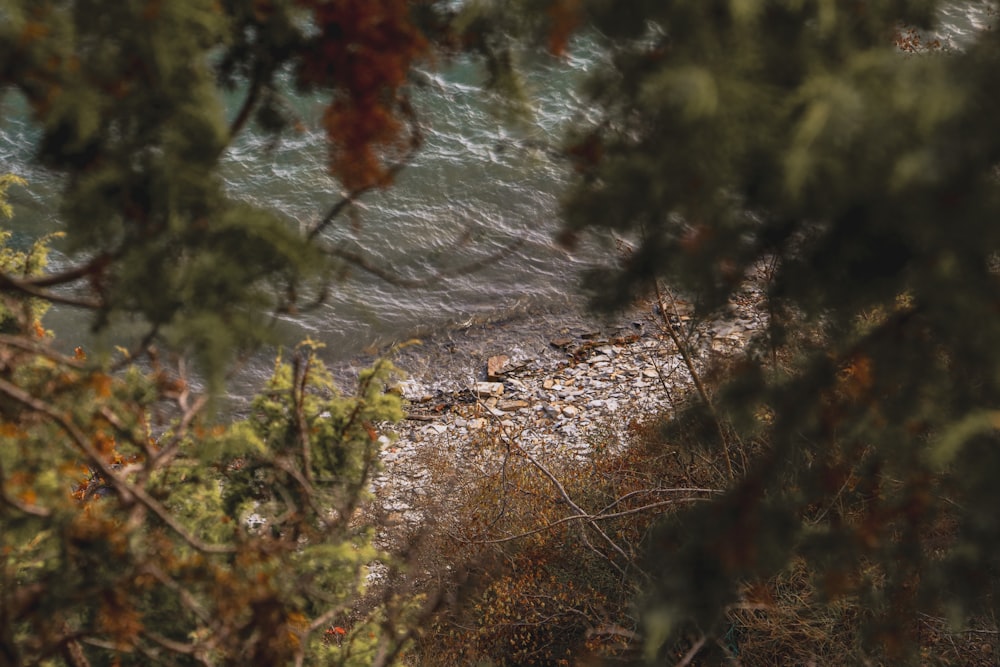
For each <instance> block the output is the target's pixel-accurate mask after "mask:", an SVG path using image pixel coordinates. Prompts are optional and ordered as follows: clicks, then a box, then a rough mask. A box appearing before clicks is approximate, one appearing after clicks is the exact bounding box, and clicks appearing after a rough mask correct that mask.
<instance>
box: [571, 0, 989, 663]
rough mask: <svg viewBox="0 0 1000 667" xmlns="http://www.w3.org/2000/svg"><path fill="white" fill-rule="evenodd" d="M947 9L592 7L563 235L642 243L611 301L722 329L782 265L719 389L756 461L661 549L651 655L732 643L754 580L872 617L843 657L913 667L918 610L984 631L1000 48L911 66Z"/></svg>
mask: <svg viewBox="0 0 1000 667" xmlns="http://www.w3.org/2000/svg"><path fill="white" fill-rule="evenodd" d="M944 4H946V3H940V2H933V1H928V0H912V1H906V0H896V1H891V2H844V3H841V2H827V1H824V0H806V1H804V2H802V1H795V2H792V1H782V0H775V1H771V2H765V1H761V2H756V1H752V0H751V1H748V2H736V1H733V2H728V1H727V2H723V1H721V0H718V1H715V0H690V1H687V0H675V1H673V2H635V3H629V10H628V11H623V10H622V7H621V6H620V3H611V2H603V1H597V0H595V1H592V2H583V3H580V6H579V7H578V16H579V18H580V20H581V21H583V22H584V23H585V24H587V25H592V26H596V28H597V29H598V31H599V32H598V33H597V34H598V35H599V37H597V39H599V40H600V43H601V44H602V45H603V46H604V47H605V48H606V49H607V51H608V53H609V58H608V65H607V66H606V67H605V68H603V69H601V71H599V72H597V73H596V74H595V75H594V76H593V77H592V79H591V80H590V82H589V85H588V91H589V94H590V99H591V100H592V101H593V104H594V105H595V108H596V109H598V110H599V111H600V118H599V120H597V121H596V122H594V123H593V124H591V125H588V126H585V127H578V128H577V130H576V133H575V135H574V136H573V137H572V138H571V140H570V151H571V153H572V154H573V155H574V157H575V164H576V168H577V177H576V180H575V184H574V185H573V187H572V188H571V191H570V192H569V193H568V195H567V197H566V200H565V201H566V203H565V214H566V231H565V233H564V238H565V239H566V240H567V241H569V242H572V240H573V239H574V238H575V237H576V236H577V235H578V234H580V233H582V232H583V231H584V230H596V231H598V232H599V233H602V234H605V235H608V234H610V235H615V236H618V237H623V238H625V239H627V240H628V241H630V242H631V243H633V244H634V245H635V250H634V252H632V253H631V254H630V255H628V256H627V257H625V258H620V259H618V260H615V259H612V260H610V261H609V262H608V265H607V266H606V267H603V268H601V269H598V270H595V272H594V273H593V275H592V277H591V281H590V283H589V284H590V286H591V289H592V290H593V293H594V294H595V300H596V302H597V303H598V304H599V305H603V306H606V307H614V306H616V305H620V304H621V303H623V302H627V301H629V300H631V299H633V298H635V297H636V296H637V295H641V294H643V293H645V291H646V290H649V289H651V288H652V286H653V285H654V283H655V282H656V281H664V282H665V283H667V284H668V285H670V286H671V288H674V289H678V290H681V291H683V292H684V293H685V294H686V295H688V296H689V297H690V298H691V299H692V301H694V302H695V303H697V304H698V305H699V307H700V308H701V309H702V312H705V313H711V312H715V311H717V310H718V309H720V308H722V307H724V306H725V304H726V299H727V297H729V296H730V295H731V294H732V293H733V292H734V290H735V289H737V287H738V286H739V284H740V283H741V282H742V281H743V280H744V279H745V277H746V276H747V275H748V273H749V272H750V271H751V269H753V268H754V267H760V266H764V265H766V266H768V267H771V268H773V270H772V271H771V272H770V273H769V275H768V279H767V280H766V282H765V284H764V288H765V293H766V297H767V299H768V304H769V309H770V312H771V314H772V316H771V321H770V326H769V330H768V331H766V332H764V335H763V336H762V337H761V340H760V342H759V345H758V346H757V347H755V348H754V349H753V350H752V352H751V353H750V354H748V356H747V358H746V359H745V360H744V361H743V363H741V364H739V365H737V367H736V369H735V370H733V371H732V374H731V377H730V378H729V381H728V383H727V384H726V385H725V386H724V387H723V388H722V389H721V390H720V391H719V393H718V395H717V396H716V397H715V400H716V402H717V404H718V407H719V409H720V412H721V413H722V416H723V417H725V418H727V419H728V420H730V421H731V422H732V424H733V426H734V428H736V429H737V432H740V433H743V434H744V436H745V438H758V439H762V440H764V441H765V442H766V443H767V446H766V447H765V448H764V449H763V451H762V452H761V453H759V454H758V455H757V456H755V457H754V458H752V459H751V460H750V461H749V462H748V465H747V466H746V467H745V469H743V468H742V467H741V466H739V465H736V468H737V469H736V477H737V479H736V480H735V481H734V484H733V488H732V490H731V492H730V493H729V494H728V495H727V496H726V497H725V498H722V499H720V500H718V501H716V502H713V503H711V504H709V505H707V506H699V507H697V508H695V509H693V510H691V511H687V512H683V513H680V514H678V515H676V516H675V517H672V518H670V519H669V520H668V521H666V522H664V525H663V527H662V528H661V529H660V530H659V531H658V532H657V533H656V535H655V536H654V537H653V538H652V539H651V541H650V544H649V545H648V561H647V563H646V568H647V569H648V571H649V572H650V573H651V575H652V581H653V582H654V585H653V586H651V587H650V588H651V590H650V594H649V596H648V598H647V599H645V600H644V601H643V604H644V609H645V611H644V614H643V618H644V630H645V636H646V638H647V647H646V648H647V656H648V657H649V658H650V659H656V660H662V659H664V654H665V653H667V652H668V651H669V649H670V647H675V646H677V644H676V642H677V641H678V640H679V639H680V638H682V637H684V636H685V634H686V633H690V632H695V633H696V634H695V635H694V636H695V637H698V636H699V634H700V635H701V636H702V638H703V640H704V639H705V638H711V637H713V636H714V637H717V638H720V639H721V638H722V637H723V635H725V634H726V633H727V631H729V632H730V633H732V631H733V630H736V631H737V634H738V631H739V628H738V627H735V626H736V622H735V621H734V620H733V618H734V617H733V615H732V613H731V612H732V610H733V609H734V608H736V607H738V606H739V605H740V604H744V605H745V604H750V605H753V604H754V603H760V604H761V605H762V608H764V609H765V611H761V612H759V613H761V614H765V615H766V614H767V613H768V612H767V611H766V607H767V605H766V602H767V600H763V599H754V598H753V596H752V593H748V592H747V591H748V590H751V591H752V588H751V589H748V588H747V587H746V585H747V584H748V583H752V582H755V581H756V582H759V581H762V580H766V579H767V578H768V577H771V576H774V575H779V574H781V573H782V572H787V571H788V568H790V567H792V564H794V563H801V562H805V563H807V564H808V571H809V573H810V575H811V576H812V578H813V580H814V582H815V584H816V590H819V591H821V592H823V594H825V595H826V599H827V601H828V602H829V603H831V604H834V603H836V601H837V600H842V599H845V598H850V599H853V600H856V601H859V606H860V608H861V609H863V610H865V615H864V618H862V619H860V620H859V621H857V622H858V623H859V625H860V627H861V633H860V636H861V637H862V638H863V641H862V644H861V645H860V646H859V647H858V648H857V651H858V653H857V654H856V655H852V656H838V657H837V658H836V659H837V660H843V661H845V662H847V663H861V662H863V661H864V660H873V661H885V662H887V663H889V664H902V663H903V662H905V661H913V662H914V663H915V662H917V661H919V660H921V659H922V658H921V656H920V655H919V653H918V648H919V640H918V638H917V637H916V635H915V634H914V633H915V630H914V629H915V628H917V627H919V619H920V615H921V614H924V615H926V616H925V618H930V617H934V618H947V619H948V620H949V622H950V623H951V624H952V625H951V627H952V628H953V629H961V628H963V627H965V626H964V624H965V623H967V622H968V619H969V618H970V616H971V615H973V614H977V613H978V614H986V615H987V617H988V616H990V615H994V614H996V612H997V604H998V600H997V597H996V593H995V588H996V586H997V583H998V579H997V574H998V565H1000V563H998V561H997V557H996V554H997V551H998V546H1000V524H998V521H997V514H996V507H997V506H998V500H1000V498H998V496H997V489H998V488H1000V486H998V485H997V484H996V480H995V475H996V471H997V470H1000V458H998V456H1000V454H998V452H1000V448H998V444H1000V440H998V431H997V424H998V423H1000V422H998V420H997V416H998V414H1000V413H998V412H997V406H998V405H1000V354H998V351H997V347H996V344H995V341H996V340H997V339H998V335H1000V310H998V308H997V304H998V303H1000V301H998V297H1000V292H998V287H1000V284H998V276H997V256H998V255H997V251H998V249H1000V232H998V229H997V225H996V224H995V222H994V216H995V215H997V214H998V210H997V205H998V202H1000V197H998V195H1000V189H998V185H1000V183H998V178H997V165H998V164H1000V133H998V132H997V128H996V123H997V119H998V118H1000V114H998V111H1000V109H998V106H997V105H998V98H997V96H996V95H995V93H994V91H993V83H992V82H993V81H994V79H995V75H996V72H997V71H998V67H1000V49H998V47H1000V42H998V35H997V33H996V32H995V31H990V30H983V31H981V32H979V33H977V34H976V35H975V36H974V37H973V38H970V41H969V43H968V44H965V45H962V46H961V47H960V48H956V49H951V50H943V49H935V48H930V49H927V48H918V47H920V45H921V44H925V45H926V44H928V43H932V38H931V37H930V36H926V37H923V42H921V41H919V39H920V36H921V35H928V34H929V33H927V32H926V31H928V30H932V29H933V27H934V25H935V20H936V18H937V16H938V14H937V11H938V10H939V8H940V7H941V6H942V5H944ZM915 31H916V32H915ZM907 35H909V37H908V38H907ZM807 335H808V342H807V343H804V342H803V340H804V337H805V336H807ZM715 444H716V446H722V445H723V443H718V442H717V443H715ZM748 595H749V597H748ZM844 622H845V623H846V622H848V621H847V619H844ZM702 644H704V641H703V642H702ZM711 645H712V642H709V646H711ZM698 646H701V644H699V645H698ZM689 658H690V656H689ZM924 658H926V656H924ZM720 659H721V658H720ZM685 664H687V663H685Z"/></svg>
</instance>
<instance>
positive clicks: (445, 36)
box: [0, 0, 474, 667]
mask: <svg viewBox="0 0 1000 667" xmlns="http://www.w3.org/2000/svg"><path fill="white" fill-rule="evenodd" d="M448 4H449V3H444V2H441V3H438V2H409V1H407V0H341V1H337V2H324V1H320V0H253V1H250V0H225V1H222V2H216V1H209V0H183V1H177V2H158V1H156V0H153V1H150V2H146V1H135V2H132V1H128V2H113V3H106V2H94V1H93V0H79V1H74V2H48V1H45V2H35V1H33V0H32V1H30V2H28V1H22V0H10V1H6V2H2V3H0V18H2V20H0V88H2V90H3V91H4V94H9V93H10V92H11V91H16V93H17V94H19V95H20V96H22V97H23V99H24V100H25V101H26V103H27V106H28V108H29V110H30V114H31V121H32V122H33V124H34V125H35V127H36V128H37V130H38V139H37V159H38V160H39V162H40V163H41V164H42V165H44V166H45V167H47V168H48V169H49V170H51V171H52V172H53V173H55V174H57V175H58V176H59V177H60V179H61V180H60V182H61V184H62V189H61V194H60V205H59V211H58V212H59V219H60V232H59V234H60V236H61V237H62V238H61V240H60V243H61V244H62V245H61V249H64V250H65V251H66V255H67V256H68V257H69V259H70V262H69V264H68V266H62V267H59V268H58V270H56V271H48V270H46V262H45V259H46V251H47V249H48V244H49V240H50V239H47V238H40V239H37V242H35V243H34V245H31V244H29V246H30V247H29V249H28V250H24V249H22V248H21V244H20V243H19V244H18V245H17V246H14V245H8V244H7V242H8V240H9V239H8V236H6V235H3V236H2V237H0V241H3V243H4V245H3V246H2V247H0V581H2V584H0V665H5V666H6V665H11V666H14V665H31V664H55V663H58V662H60V661H61V662H63V663H65V664H70V665H74V666H76V667H79V666H80V665H87V664H124V663H129V664H150V663H164V664H291V663H294V664H306V663H308V664H330V663H332V662H339V663H343V664H365V665H368V664H379V663H387V662H392V661H394V660H395V659H396V657H397V656H398V653H399V651H400V650H401V649H402V647H403V645H404V643H405V640H406V638H407V636H408V633H410V632H412V630H408V627H409V626H407V625H406V624H404V623H403V622H402V621H401V619H403V618H404V617H406V615H407V614H411V613H415V611H416V610H417V609H418V608H419V605H418V604H417V601H416V600H413V599H387V600H385V601H379V600H373V601H372V602H371V603H370V604H369V605H368V606H369V607H370V608H371V612H370V613H368V614H364V613H362V610H360V609H359V605H358V604H357V603H358V600H359V598H360V597H361V596H362V594H363V592H364V589H365V583H366V571H367V566H368V565H369V564H370V563H371V562H372V561H373V560H375V559H376V558H377V557H379V556H380V555H379V554H378V553H377V551H376V550H375V549H374V547H373V546H372V536H373V534H372V527H371V526H368V525H366V524H365V522H364V521H363V520H362V519H361V518H359V515H358V512H357V510H358V507H359V503H360V502H361V501H362V500H363V499H364V497H365V494H366V489H367V483H368V481H369V479H370V477H371V475H372V473H373V471H374V470H375V469H376V467H377V452H378V448H379V446H380V443H381V442H382V439H381V437H380V435H379V433H378V431H377V425H378V424H379V423H381V422H384V421H386V420H389V421H391V420H394V419H398V418H400V416H401V412H400V402H399V399H398V397H396V396H395V395H391V394H386V393H384V388H385V385H386V383H387V382H389V380H390V379H391V377H392V375H393V370H392V368H391V366H389V365H387V364H379V365H377V366H376V367H375V368H373V369H372V370H371V371H369V372H367V373H365V374H363V375H362V377H361V380H360V384H359V387H358V391H357V394H356V395H354V396H343V395H341V394H340V393H339V392H338V391H337V390H336V388H335V387H334V386H333V383H332V380H331V378H330V375H329V374H328V373H327V372H326V370H325V369H324V368H323V365H322V364H321V363H320V362H319V361H318V359H317V358H316V355H315V350H316V349H317V345H316V344H315V343H311V342H306V343H304V344H302V345H301V346H299V347H297V348H295V350H294V351H292V352H291V353H288V354H286V357H285V358H283V359H280V360H279V362H278V363H277V364H276V367H275V373H274V377H273V378H272V380H271V381H270V382H269V383H268V385H267V386H266V387H264V388H262V391H261V393H260V395H259V396H258V397H257V398H256V400H255V401H254V402H253V404H252V407H251V409H250V413H249V415H247V416H246V418H245V419H242V420H240V421H236V422H234V423H225V421H224V420H223V419H222V418H220V417H219V416H218V414H217V413H213V411H211V410H208V409H206V405H208V404H209V402H210V399H211V397H212V396H213V395H215V394H217V393H218V391H219V390H220V388H221V387H222V384H223V382H224V378H225V374H226V372H228V371H229V370H230V369H231V368H232V362H233V360H234V359H235V358H236V357H237V356H238V355H240V354H244V353H246V352H249V351H252V350H254V349H256V347H257V346H258V345H259V344H260V343H261V342H262V341H265V340H267V339H268V331H269V328H270V324H271V323H272V322H273V318H274V317H275V316H276V315H278V314H282V313H289V314H291V313H295V312H298V311H299V310H301V309H304V308H308V307H310V306H311V305H313V304H315V303H317V302H319V301H321V300H322V299H323V298H324V295H325V293H326V291H327V290H328V289H329V287H330V283H331V277H332V276H333V275H334V273H335V271H336V269H337V265H338V262H342V261H344V260H345V256H343V255H342V254H340V255H338V252H337V249H336V248H331V247H327V245H326V244H325V242H324V240H323V234H322V232H323V231H324V229H325V228H326V227H328V226H329V225H330V224H331V223H332V222H333V221H334V219H336V218H337V216H338V215H339V214H341V213H342V212H343V211H344V210H346V209H347V208H349V207H350V206H351V204H352V203H353V202H354V201H355V199H356V198H357V197H358V196H360V195H361V194H362V193H363V192H365V191H367V190H369V189H372V188H376V187H384V186H387V185H388V184H389V183H390V182H391V181H392V178H393V176H394V175H395V173H396V172H397V171H398V170H399V169H400V168H402V166H403V165H404V164H405V163H406V161H407V159H408V158H409V156H410V155H411V154H412V152H413V151H414V150H416V148H417V147H418V146H419V143H420V133H419V124H418V123H417V118H416V111H415V110H414V109H413V107H412V105H411V104H410V101H409V99H408V95H407V90H408V81H409V76H410V74H411V73H412V71H413V69H414V68H415V67H416V66H417V64H418V63H421V62H426V60H428V59H429V58H430V56H431V54H432V51H433V52H436V53H447V52H449V51H451V50H453V49H455V48H458V46H456V45H459V46H460V41H459V36H460V35H459V33H458V32H455V31H454V30H453V28H452V25H451V20H452V18H453V12H452V11H451V10H450V9H448V7H447V5H448ZM473 42H474V40H472V42H470V43H473ZM289 88H294V89H297V90H300V91H313V92H323V93H325V94H326V95H327V96H328V98H329V105H328V107H327V109H326V113H325V115H324V117H323V123H324V127H325V130H326V132H327V135H328V138H329V143H330V161H329V168H330V171H331V173H332V174H333V175H334V176H336V177H337V178H338V179H339V180H340V182H341V183H342V184H343V186H344V189H345V194H344V196H342V197H338V198H337V200H336V201H333V202H331V204H330V210H329V213H328V215H327V216H325V218H324V219H323V220H321V221H320V222H318V223H317V224H316V225H314V226H313V227H311V228H308V229H305V230H301V229H299V228H298V227H297V226H296V225H290V224H288V223H287V221H284V220H282V219H280V218H279V217H278V216H277V215H275V214H274V213H273V212H269V211H266V210H263V209H261V208H255V207H253V206H250V205H247V204H244V203H241V202H238V201H235V200H233V199H232V198H230V197H229V196H228V195H227V193H226V191H225V188H224V187H223V181H222V178H221V176H220V174H219V165H220V159H221V157H222V156H223V154H224V152H225V151H226V149H227V147H228V146H229V145H230V144H231V143H232V142H233V140H234V138H235V137H236V136H238V135H239V133H240V132H241V131H242V130H243V129H244V128H245V127H246V126H247V124H248V123H251V122H254V123H257V124H258V126H260V127H262V128H264V129H265V130H267V131H270V132H274V133H276V134H277V133H280V132H285V131H294V130H295V122H296V119H295V118H294V116H293V115H292V114H291V113H290V112H289V111H288V106H287V105H286V104H284V102H283V95H284V94H285V93H286V92H287V89H289ZM226 92H235V93H236V94H238V95H240V96H241V99H242V102H241V103H240V104H239V106H238V108H237V109H236V110H235V111H234V112H232V113H229V112H227V110H226V109H225V107H224V105H223V103H222V98H223V94H224V93H226ZM18 182H19V181H18V179H17V178H16V177H3V179H2V180H0V192H4V191H6V189H7V188H8V187H14V186H16V185H17V184H18ZM0 211H2V212H3V213H5V214H7V213H9V212H10V211H9V208H8V206H7V204H6V200H4V201H3V205H2V206H0ZM346 260H348V261H354V262H356V263H358V264H359V265H361V266H362V267H363V268H371V269H372V270H376V271H378V270H379V267H377V266H370V265H369V264H368V263H367V261H366V260H365V258H364V257H360V256H353V255H352V256H348V257H346ZM51 304H59V305H60V306H62V307H67V308H76V309H81V310H82V311H84V315H86V314H88V313H89V314H90V316H91V318H90V320H91V322H92V326H93V328H94V329H95V330H97V331H99V332H103V331H109V330H114V329H115V328H116V327H117V326H118V325H119V324H120V323H122V322H131V323H136V322H137V323H139V325H140V326H141V327H142V333H141V334H140V335H139V336H138V337H136V340H135V344H134V345H132V346H131V348H130V349H124V348H120V349H118V350H117V351H112V350H97V351H96V352H95V353H93V354H88V351H85V350H83V349H81V348H79V347H78V348H77V350H76V353H75V354H69V355H67V354H64V353H63V352H61V351H60V349H66V348H65V347H62V348H60V347H58V346H57V345H56V344H55V343H54V341H53V338H52V335H51V333H50V332H48V331H46V329H45V327H44V323H43V321H42V320H41V318H42V315H43V313H44V310H45V308H47V307H48V306H49V305H51ZM67 343H68V344H69V346H70V347H72V346H73V345H74V341H63V343H62V344H63V345H64V346H65V345H66V344H67ZM192 357H193V359H194V361H195V362H196V367H197V369H198V370H199V371H200V372H201V373H202V374H203V377H207V378H208V380H209V393H207V394H205V395H200V396H199V395H197V394H196V392H195V391H194V390H193V389H192V386H191V384H190V382H189V377H188V375H187V374H186V372H185V369H186V367H187V366H186V364H185V359H188V358H192Z"/></svg>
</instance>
